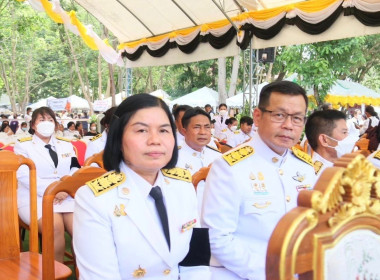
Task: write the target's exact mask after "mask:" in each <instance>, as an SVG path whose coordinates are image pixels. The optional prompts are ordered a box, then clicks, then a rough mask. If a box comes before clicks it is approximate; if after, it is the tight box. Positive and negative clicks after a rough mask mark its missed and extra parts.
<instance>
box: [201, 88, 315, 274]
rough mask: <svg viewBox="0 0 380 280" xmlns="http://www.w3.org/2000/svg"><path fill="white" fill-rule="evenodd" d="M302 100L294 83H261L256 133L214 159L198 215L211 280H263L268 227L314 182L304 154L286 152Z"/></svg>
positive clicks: (300, 121)
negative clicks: (206, 236) (204, 235)
mask: <svg viewBox="0 0 380 280" xmlns="http://www.w3.org/2000/svg"><path fill="white" fill-rule="evenodd" d="M307 104H308V100H307V97H306V93H305V90H304V89H302V88H301V87H300V86H298V85H297V84H295V83H292V82H289V81H281V82H274V83H271V84H268V85H266V86H265V87H264V88H263V89H262V91H261V94H260V102H259V107H258V108H256V109H255V111H254V122H255V125H256V126H257V127H258V132H257V133H256V134H255V135H254V137H253V138H252V140H251V141H249V142H247V143H245V144H243V145H241V146H238V147H237V148H235V149H233V150H231V151H229V152H227V153H225V154H224V155H223V157H222V158H220V159H217V160H215V161H214V163H213V165H212V167H211V170H210V172H209V174H208V177H207V181H206V186H205V191H204V198H203V207H202V217H201V223H202V226H203V227H206V228H209V234H210V246H211V253H212V259H211V269H212V270H211V271H212V279H214V280H225V279H236V280H238V279H249V280H265V259H266V251H267V246H268V241H269V238H270V236H271V234H272V231H273V229H274V228H275V226H276V224H277V222H278V221H279V220H280V219H281V217H282V216H283V215H284V214H285V213H286V212H288V211H289V210H291V209H293V208H294V207H296V206H297V196H298V192H299V191H301V190H305V189H311V188H312V187H313V185H314V183H315V173H314V169H313V166H312V161H311V158H310V156H309V155H307V154H305V153H303V152H301V151H299V150H297V149H291V150H290V148H291V147H293V146H294V145H295V144H296V143H297V141H298V140H299V138H300V136H301V133H302V130H303V127H304V123H305V119H306V109H307Z"/></svg>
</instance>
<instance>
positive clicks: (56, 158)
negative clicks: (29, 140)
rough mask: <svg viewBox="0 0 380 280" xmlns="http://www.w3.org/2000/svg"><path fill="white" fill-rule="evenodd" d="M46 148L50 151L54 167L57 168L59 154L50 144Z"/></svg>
mask: <svg viewBox="0 0 380 280" xmlns="http://www.w3.org/2000/svg"><path fill="white" fill-rule="evenodd" d="M45 148H46V149H48V150H49V154H50V157H51V159H52V160H53V162H54V166H55V167H57V165H58V156H57V153H56V152H55V151H54V150H53V149H52V148H51V145H50V144H47V145H45Z"/></svg>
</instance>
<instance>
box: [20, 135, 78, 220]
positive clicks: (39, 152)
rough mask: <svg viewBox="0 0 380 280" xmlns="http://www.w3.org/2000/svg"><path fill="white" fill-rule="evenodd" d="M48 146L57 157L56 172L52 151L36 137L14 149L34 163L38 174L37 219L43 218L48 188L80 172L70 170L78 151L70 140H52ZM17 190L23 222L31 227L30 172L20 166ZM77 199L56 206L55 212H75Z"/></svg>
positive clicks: (26, 140) (21, 140)
mask: <svg viewBox="0 0 380 280" xmlns="http://www.w3.org/2000/svg"><path fill="white" fill-rule="evenodd" d="M49 144H50V145H51V146H52V149H54V150H55V151H56V153H57V156H58V165H57V168H55V166H54V162H53V160H52V159H51V157H50V154H49V150H48V149H47V148H45V145H46V144H45V143H44V142H43V141H42V140H41V139H40V138H39V137H38V136H37V135H33V136H32V137H28V138H23V139H19V140H18V141H17V142H16V144H15V147H14V152H15V153H16V154H20V155H23V156H24V157H27V158H30V159H31V160H33V162H34V164H35V165H36V171H37V210H38V219H40V218H41V216H42V197H43V195H44V192H45V190H46V188H47V187H48V186H49V185H50V184H51V183H53V182H55V181H57V180H59V179H60V178H61V177H63V176H65V175H68V174H72V173H73V172H75V171H76V170H77V169H78V168H70V167H71V163H72V159H71V158H72V157H76V156H75V151H74V148H73V145H72V144H71V143H70V140H68V139H64V138H56V137H54V136H52V137H51V139H50V142H49ZM17 180H18V189H17V199H18V208H19V215H20V217H21V219H22V220H23V221H24V222H25V223H27V224H29V222H30V218H29V212H30V211H29V210H30V209H29V207H30V206H29V205H30V204H29V203H30V202H29V168H28V167H27V166H25V165H24V166H21V167H20V168H19V170H18V171H17ZM73 210H74V199H73V198H72V197H70V196H69V197H67V198H66V199H65V200H64V201H63V202H62V204H59V205H54V212H73Z"/></svg>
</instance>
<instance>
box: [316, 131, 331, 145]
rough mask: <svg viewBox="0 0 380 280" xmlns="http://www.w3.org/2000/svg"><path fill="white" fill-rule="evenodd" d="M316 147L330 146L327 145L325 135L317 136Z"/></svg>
mask: <svg viewBox="0 0 380 280" xmlns="http://www.w3.org/2000/svg"><path fill="white" fill-rule="evenodd" d="M318 145H321V146H322V147H327V146H330V145H329V144H328V143H327V137H326V135H325V134H319V136H318Z"/></svg>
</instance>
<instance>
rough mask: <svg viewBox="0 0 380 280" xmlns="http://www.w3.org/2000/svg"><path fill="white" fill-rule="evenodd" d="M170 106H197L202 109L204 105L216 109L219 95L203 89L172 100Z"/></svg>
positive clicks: (208, 89) (211, 90)
mask: <svg viewBox="0 0 380 280" xmlns="http://www.w3.org/2000/svg"><path fill="white" fill-rule="evenodd" d="M170 104H171V105H174V104H178V105H190V106H193V107H196V106H199V107H202V108H204V106H205V105H206V104H210V105H211V106H212V107H217V106H218V105H219V94H218V92H216V91H215V90H213V89H211V88H208V87H203V88H201V89H198V90H196V91H193V92H191V93H188V94H186V95H184V96H182V97H180V98H177V99H174V100H172V101H171V102H170Z"/></svg>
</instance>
